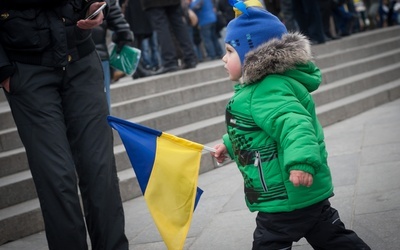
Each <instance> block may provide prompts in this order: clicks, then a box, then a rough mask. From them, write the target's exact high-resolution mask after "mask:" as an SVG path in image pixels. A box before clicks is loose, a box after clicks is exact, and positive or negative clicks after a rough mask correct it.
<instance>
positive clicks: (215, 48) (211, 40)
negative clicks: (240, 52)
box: [190, 0, 223, 60]
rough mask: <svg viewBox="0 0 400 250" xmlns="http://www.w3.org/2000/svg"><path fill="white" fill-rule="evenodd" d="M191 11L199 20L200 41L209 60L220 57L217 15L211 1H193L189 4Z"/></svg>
mask: <svg viewBox="0 0 400 250" xmlns="http://www.w3.org/2000/svg"><path fill="white" fill-rule="evenodd" d="M190 9H192V10H193V11H194V12H195V13H196V15H197V17H198V19H199V29H200V35H201V40H202V41H203V44H204V48H205V49H206V53H207V57H208V59H210V60H216V59H220V58H221V57H222V53H223V52H222V48H221V45H220V43H219V41H218V36H217V26H216V24H217V14H216V9H215V7H214V4H213V2H212V0H193V1H192V2H191V3H190Z"/></svg>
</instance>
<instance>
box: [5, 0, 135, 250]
mask: <svg viewBox="0 0 400 250" xmlns="http://www.w3.org/2000/svg"><path fill="white" fill-rule="evenodd" d="M107 3H108V6H109V2H108V1H107ZM102 4H103V2H99V1H82V0H36V1H32V0H13V1H7V0H2V1H0V16H1V21H0V86H2V87H3V89H4V93H5V95H6V97H7V100H8V103H9V105H10V108H11V112H12V115H13V118H14V121H15V124H16V126H17V129H18V133H19V136H20V138H21V140H22V143H23V145H24V147H25V152H26V156H27V159H28V164H29V168H30V171H31V173H32V177H33V181H34V183H35V187H36V191H37V195H38V199H39V202H40V207H41V211H42V215H43V219H44V226H45V232H46V237H47V242H48V248H49V249H57V250H71V249H79V250H80V249H82V250H85V249H88V248H89V247H88V243H87V232H88V233H89V238H90V241H91V249H105V250H127V249H128V248H129V242H128V240H127V238H126V236H125V218H124V210H123V206H122V201H121V196H120V190H119V183H118V177H117V171H116V165H115V158H114V153H113V133H112V130H111V127H110V126H109V125H108V122H107V116H108V106H107V100H106V96H105V93H104V75H103V70H102V65H101V61H100V59H99V56H98V54H97V52H96V49H95V45H94V43H93V40H92V38H91V29H92V28H94V27H96V26H98V25H100V24H101V23H102V22H103V18H104V17H105V16H107V13H108V8H109V7H106V8H105V9H104V10H103V11H101V12H100V13H99V14H98V15H97V16H96V17H94V19H89V20H87V19H86V17H87V16H88V15H89V14H91V13H93V12H94V11H95V10H96V9H98V8H99V7H100V6H101V5H102ZM78 187H79V191H80V192H79V191H78ZM81 202H82V206H83V207H82V206H81Z"/></svg>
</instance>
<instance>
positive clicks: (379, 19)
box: [101, 0, 400, 83]
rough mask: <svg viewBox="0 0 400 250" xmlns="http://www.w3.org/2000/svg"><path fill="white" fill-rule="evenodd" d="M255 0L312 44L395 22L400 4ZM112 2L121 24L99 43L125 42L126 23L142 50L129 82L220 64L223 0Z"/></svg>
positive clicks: (228, 14) (114, 77) (116, 75)
mask: <svg viewBox="0 0 400 250" xmlns="http://www.w3.org/2000/svg"><path fill="white" fill-rule="evenodd" d="M260 1H261V3H262V4H263V5H264V7H265V8H266V9H267V10H268V11H269V12H271V13H272V14H274V15H276V16H277V17H279V18H280V19H281V21H282V22H283V23H284V24H285V26H286V28H287V29H288V30H289V31H292V32H295V31H299V32H301V33H303V34H305V35H306V36H307V37H308V38H309V39H310V41H311V43H312V44H313V45H317V44H323V43H326V42H329V41H331V40H336V39H340V38H341V37H345V36H349V35H351V34H354V33H358V32H363V31H366V30H370V29H375V28H381V27H386V26H392V25H398V24H399V23H400V17H399V15H398V13H399V11H400V0H260ZM111 4H112V5H115V6H114V8H118V9H119V10H120V12H119V13H120V14H118V12H115V13H114V15H119V16H121V15H122V17H123V18H124V20H125V23H126V24H124V25H121V24H119V26H115V25H110V26H108V25H107V22H105V24H104V25H103V26H104V28H105V29H106V30H107V35H108V36H107V37H106V39H103V41H102V42H101V43H103V45H104V42H106V43H107V44H106V45H107V46H108V45H109V43H111V42H119V41H121V39H125V38H126V33H125V31H126V27H127V25H129V27H130V30H131V31H132V33H133V35H134V39H133V40H132V41H131V43H130V44H131V46H134V47H136V48H139V49H140V50H141V51H142V56H141V61H140V64H139V66H138V69H137V71H136V73H135V74H134V75H133V78H134V79H135V78H140V77H146V76H153V75H159V74H164V73H168V72H174V71H178V70H183V69H190V68H195V67H196V66H197V64H198V63H199V62H204V61H210V60H220V59H221V58H222V56H223V54H224V46H225V45H224V43H223V39H224V36H225V27H226V25H227V24H228V23H229V21H230V20H232V19H233V18H234V11H233V9H232V7H231V6H230V5H229V1H228V0H171V1H163V0H119V1H114V2H113V1H111ZM111 14H113V13H111ZM108 18H110V19H116V17H115V16H114V17H113V16H112V15H111V17H110V16H109V17H108ZM118 20H120V19H118ZM106 21H107V20H106ZM118 35H121V36H125V37H122V38H118ZM124 76H125V75H124V74H123V73H122V72H119V71H116V70H113V69H111V73H110V74H109V75H107V77H109V78H110V82H111V83H112V82H115V81H118V80H119V79H120V78H121V77H124Z"/></svg>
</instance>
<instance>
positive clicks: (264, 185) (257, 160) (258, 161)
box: [254, 151, 268, 192]
mask: <svg viewBox="0 0 400 250" xmlns="http://www.w3.org/2000/svg"><path fill="white" fill-rule="evenodd" d="M254 166H255V167H257V170H258V175H259V178H260V183H261V186H262V189H263V190H264V192H268V186H267V181H266V178H265V175H264V172H263V168H262V162H261V155H260V152H259V151H256V152H255V157H254Z"/></svg>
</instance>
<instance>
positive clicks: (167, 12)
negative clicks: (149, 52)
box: [141, 0, 197, 73]
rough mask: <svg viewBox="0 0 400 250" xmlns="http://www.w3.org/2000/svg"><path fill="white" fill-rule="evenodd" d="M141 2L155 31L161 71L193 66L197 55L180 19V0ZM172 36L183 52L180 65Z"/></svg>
mask: <svg viewBox="0 0 400 250" xmlns="http://www.w3.org/2000/svg"><path fill="white" fill-rule="evenodd" d="M141 3H142V7H143V10H144V11H145V12H146V14H147V17H148V18H149V20H150V23H151V26H152V28H153V30H155V31H156V32H157V38H158V44H159V45H160V50H161V60H162V63H163V68H162V69H161V72H162V73H167V72H174V71H178V70H180V69H190V68H195V67H196V65H197V57H196V54H195V52H194V49H193V45H192V42H191V40H190V37H189V33H188V31H187V29H186V26H185V23H184V22H183V19H182V16H183V13H182V6H181V0H169V1H164V0H141ZM171 31H172V33H173V34H171ZM172 36H174V37H175V39H176V41H177V43H178V44H179V46H180V49H181V51H182V53H183V62H182V65H179V62H178V58H177V48H176V46H175V44H174V40H173V37H172Z"/></svg>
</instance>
